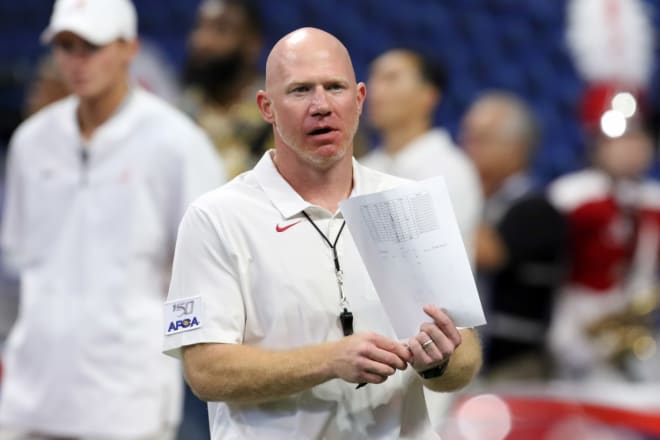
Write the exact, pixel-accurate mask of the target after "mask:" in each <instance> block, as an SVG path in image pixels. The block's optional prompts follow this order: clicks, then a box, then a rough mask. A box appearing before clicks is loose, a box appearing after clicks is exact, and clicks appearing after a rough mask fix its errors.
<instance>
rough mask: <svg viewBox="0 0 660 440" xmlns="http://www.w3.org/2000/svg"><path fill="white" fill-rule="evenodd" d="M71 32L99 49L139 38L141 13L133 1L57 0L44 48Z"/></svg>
mask: <svg viewBox="0 0 660 440" xmlns="http://www.w3.org/2000/svg"><path fill="white" fill-rule="evenodd" d="M65 31H69V32H72V33H74V34H76V35H78V36H79V37H80V38H82V39H84V40H86V41H88V42H90V43H92V44H96V45H99V46H102V45H105V44H108V43H112V42H113V41H115V40H119V39H125V40H132V39H134V38H135V37H136V35H137V13H136V12H135V6H133V3H131V1H130V0H56V2H55V6H54V7H53V14H52V15H51V17H50V24H49V25H48V27H47V28H46V30H44V31H43V33H42V34H41V41H42V42H43V43H44V44H47V43H50V42H51V41H52V39H53V38H54V37H55V35H57V34H59V33H60V32H65Z"/></svg>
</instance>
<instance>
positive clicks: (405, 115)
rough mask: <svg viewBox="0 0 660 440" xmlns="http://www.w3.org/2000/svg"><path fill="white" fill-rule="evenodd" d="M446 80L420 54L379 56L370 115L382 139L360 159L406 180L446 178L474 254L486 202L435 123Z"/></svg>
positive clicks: (371, 87) (371, 82)
mask: <svg viewBox="0 0 660 440" xmlns="http://www.w3.org/2000/svg"><path fill="white" fill-rule="evenodd" d="M445 83H446V75H445V71H444V69H443V68H442V67H441V66H439V65H437V64H434V63H433V62H431V60H429V59H427V58H425V57H423V56H422V55H421V54H419V53H416V52H413V51H410V50H402V49H397V50H391V51H389V52H386V53H384V54H382V55H381V56H379V57H378V58H376V60H374V61H373V63H372V64H371V69H370V73H369V80H368V87H369V99H368V100H367V104H368V106H369V108H368V118H369V123H370V124H371V126H372V127H373V128H375V129H376V130H377V131H378V132H379V134H380V135H381V137H382V142H383V143H382V145H381V146H379V147H378V148H376V149H375V150H374V151H372V152H371V153H369V154H367V155H366V156H365V157H363V158H362V159H361V160H360V162H362V163H363V164H364V165H366V166H368V167H370V168H374V169H377V170H379V171H383V172H386V173H388V174H393V175H395V176H399V177H405V178H407V179H413V180H423V179H426V178H429V177H435V176H443V177H444V178H445V181H446V183H447V188H448V190H449V196H450V198H451V201H452V205H453V207H454V212H455V214H456V218H457V220H458V225H459V227H460V229H461V233H462V236H463V241H464V243H465V246H466V249H467V250H468V254H469V255H473V248H474V238H475V237H474V235H475V231H476V227H477V225H478V224H479V218H480V215H481V209H482V203H483V202H482V196H481V189H480V186H479V178H478V176H477V173H476V171H475V169H474V166H473V165H472V163H471V162H470V160H469V159H468V158H467V157H466V156H465V153H463V152H462V151H461V150H460V149H459V148H457V147H456V146H455V145H454V143H453V142H452V140H451V137H450V135H449V133H447V132H446V131H445V130H443V129H442V128H439V127H434V126H433V118H434V114H435V110H436V108H437V107H438V104H439V103H440V100H441V97H442V91H443V89H444V88H445Z"/></svg>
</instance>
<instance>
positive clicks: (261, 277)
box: [164, 152, 435, 440]
mask: <svg viewBox="0 0 660 440" xmlns="http://www.w3.org/2000/svg"><path fill="white" fill-rule="evenodd" d="M353 179H354V189H353V193H352V195H359V194H366V193H372V192H377V191H381V190H385V189H388V188H391V187H393V186H396V185H397V184H398V183H400V182H402V180H401V179H397V178H395V177H392V176H387V175H385V174H382V173H379V172H376V171H373V170H369V169H367V168H364V167H362V166H360V165H359V164H358V163H357V162H355V161H354V165H353ZM303 210H305V212H306V213H307V214H308V215H309V216H310V217H311V218H312V219H313V220H314V221H315V222H316V223H317V225H318V226H319V227H320V229H321V230H322V231H323V232H324V233H325V234H326V235H327V236H328V237H329V238H330V240H331V241H334V238H335V237H336V235H337V232H338V231H339V228H340V227H341V224H342V221H343V218H342V215H341V212H337V213H335V214H333V213H331V212H329V211H327V210H325V209H323V208H321V207H318V206H313V205H310V204H309V203H307V202H306V201H305V200H303V199H302V198H301V197H300V196H299V195H298V194H297V193H296V192H295V191H294V190H293V188H291V186H290V185H289V184H288V183H287V182H286V181H285V180H284V179H283V178H282V176H281V175H280V174H279V173H278V171H277V169H276V168H275V166H274V164H273V162H272V159H271V155H270V152H268V153H266V154H265V155H264V156H263V157H262V159H261V160H260V161H259V163H258V164H257V165H256V167H255V168H254V169H253V170H252V171H249V172H247V173H244V174H242V175H240V176H238V177H237V178H236V179H234V180H233V181H231V182H230V183H228V184H227V185H225V186H223V187H221V188H220V189H217V190H215V191H213V192H211V193H208V194H206V195H205V196H203V197H201V198H200V199H198V200H197V201H196V202H195V203H193V205H192V206H191V207H190V209H189V210H188V212H187V213H186V215H185V216H184V219H183V221H182V223H181V226H180V228H179V236H178V239H177V247H176V253H175V257H174V267H173V273H172V282H171V285H170V292H169V297H168V305H166V314H169V312H168V310H169V308H172V307H176V306H177V305H180V306H181V307H182V309H183V308H184V307H185V306H186V305H188V306H189V307H191V308H189V309H188V312H189V313H188V314H187V315H186V316H184V315H183V312H181V315H182V316H181V317H182V318H183V319H178V320H174V323H172V322H171V320H167V321H168V322H166V323H165V327H164V331H165V334H166V336H165V351H166V352H167V353H169V354H172V355H175V356H178V355H180V347H182V346H185V345H191V344H197V343H229V344H249V345H252V346H256V347H262V348H266V349H292V348H296V347H302V346H306V345H310V344H319V343H323V342H326V341H332V340H337V339H339V338H341V337H343V336H342V330H341V327H340V324H339V320H338V314H339V310H340V306H339V291H338V286H337V280H336V278H335V272H334V263H333V253H332V250H331V249H330V248H329V246H328V245H327V243H325V241H323V239H322V238H321V236H320V235H319V233H318V232H317V231H316V230H315V229H314V228H313V226H312V225H311V224H310V223H309V222H308V221H307V220H306V219H305V217H304V216H303V214H302V211H303ZM337 252H338V255H339V260H340V263H341V266H342V269H343V271H344V276H345V293H346V296H347V297H348V300H349V302H350V309H351V311H352V312H353V315H354V327H355V331H356V332H360V331H372V332H377V333H380V334H383V335H385V336H388V337H391V338H395V334H394V331H393V329H392V327H391V325H390V323H389V320H388V319H387V317H386V315H385V311H384V309H383V307H382V305H381V303H380V301H379V299H378V296H377V294H376V292H375V289H374V287H373V285H372V283H371V281H370V279H369V276H368V274H367V271H366V269H365V267H364V265H363V263H362V260H361V259H360V256H359V254H358V251H357V249H356V247H355V244H354V242H353V240H352V238H351V234H350V231H349V230H348V228H345V229H344V231H343V232H342V234H341V236H340V239H339V241H338V243H337ZM196 297H197V298H196ZM191 301H192V303H191ZM177 321H179V322H177ZM209 416H210V422H211V430H212V439H213V440H219V439H223V440H225V439H336V440H344V439H427V438H434V436H435V434H433V433H432V432H431V431H430V424H429V421H428V414H427V410H426V406H425V403H424V397H423V385H422V382H421V380H420V379H419V378H418V376H417V373H416V372H415V371H414V370H413V369H412V368H410V367H409V368H408V369H407V370H406V371H404V372H401V371H399V372H397V373H396V374H395V375H393V376H392V377H389V378H388V379H387V381H386V382H384V383H383V384H379V385H373V384H370V385H367V386H366V387H363V388H361V389H359V390H356V389H355V384H352V383H348V382H345V381H343V380H339V379H335V380H331V381H328V382H326V383H324V384H321V385H318V386H316V387H313V388H312V389H310V390H307V391H304V392H301V393H297V394H294V395H291V396H289V397H287V398H285V399H282V400H279V401H276V402H272V403H266V404H252V405H248V404H232V403H225V402H212V403H209Z"/></svg>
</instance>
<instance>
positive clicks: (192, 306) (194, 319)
mask: <svg viewBox="0 0 660 440" xmlns="http://www.w3.org/2000/svg"><path fill="white" fill-rule="evenodd" d="M201 326H202V297H201V296H195V297H192V298H186V299H179V300H176V301H169V302H166V303H165V335H166V336H167V335H173V334H176V333H181V332H185V331H188V330H195V329H197V328H200V327H201Z"/></svg>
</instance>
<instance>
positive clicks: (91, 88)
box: [0, 0, 224, 440]
mask: <svg viewBox="0 0 660 440" xmlns="http://www.w3.org/2000/svg"><path fill="white" fill-rule="evenodd" d="M136 21H137V19H136V13H135V9H134V6H133V4H132V3H130V1H129V0H86V1H77V0H58V1H57V2H56V3H55V5H54V10H53V14H52V17H51V21H50V24H49V26H48V28H47V29H46V30H45V32H44V33H43V35H42V39H43V41H44V42H49V43H52V46H53V53H54V57H55V60H56V62H57V64H58V68H59V69H60V72H61V74H62V77H63V78H64V80H65V82H66V83H67V86H68V87H69V88H70V90H71V91H72V93H73V95H72V96H70V97H67V98H65V99H63V100H61V101H58V102H56V103H54V104H51V105H49V106H47V107H46V108H44V109H43V110H41V111H40V112H38V113H36V114H35V115H33V116H32V117H30V118H29V119H28V120H27V121H25V123H23V124H22V125H21V126H20V127H19V128H18V129H17V130H16V132H15V133H14V135H13V137H12V140H11V144H10V156H9V162H8V168H7V173H8V175H7V194H6V205H5V212H4V219H3V229H2V251H3V256H4V259H5V262H6V263H7V265H8V267H10V268H11V269H12V270H13V271H15V272H16V273H17V274H18V275H19V276H20V280H21V292H20V295H21V300H20V301H21V303H20V311H19V315H18V317H17V321H16V323H15V326H14V327H13V329H12V331H11V334H10V336H9V338H8V341H7V345H6V347H5V349H6V350H5V353H4V356H5V371H4V377H3V383H2V393H1V395H0V438H1V439H3V440H6V439H56V438H76V439H82V440H88V439H89V440H92V439H111V440H114V439H122V440H127V439H130V440H133V439H136V440H137V439H139V440H146V439H154V440H156V439H157V440H163V439H172V438H174V433H175V430H176V425H177V424H178V422H179V419H180V403H181V402H180V399H181V382H182V381H181V380H180V371H179V366H178V365H177V363H176V362H173V361H172V359H168V358H167V357H165V356H163V355H162V353H161V350H160V347H161V338H160V336H159V335H160V332H159V329H160V327H161V320H162V314H161V311H162V301H163V298H164V296H165V293H166V290H167V283H168V278H169V273H170V267H171V257H172V254H173V247H174V242H175V236H176V231H177V226H178V223H179V221H180V218H181V216H182V214H183V212H184V210H185V209H186V207H187V205H188V204H189V202H190V201H192V199H193V198H194V197H197V196H198V195H199V194H201V193H202V192H204V191H207V190H210V189H213V188H214V187H216V186H219V185H220V184H221V183H222V182H223V180H224V178H223V175H222V163H221V161H220V159H219V158H218V157H217V156H216V154H215V152H214V150H213V147H212V145H211V143H210V141H209V140H208V138H207V137H206V136H205V135H204V134H203V132H202V131H201V130H200V129H199V128H197V127H196V126H195V125H194V124H193V123H192V122H191V121H190V120H189V119H188V118H186V117H185V116H184V115H183V114H181V113H180V112H178V111H176V110H175V109H173V108H172V107H170V106H169V105H167V104H165V103H164V102H163V101H161V100H160V99H158V98H156V97H154V96H152V95H151V94H149V93H147V92H145V91H143V90H141V89H139V88H137V87H133V86H132V85H131V84H130V81H129V66H130V63H131V60H132V59H133V57H134V55H135V53H136V51H137V48H138V42H137V39H136V38H137V37H136V30H137V24H136Z"/></svg>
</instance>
